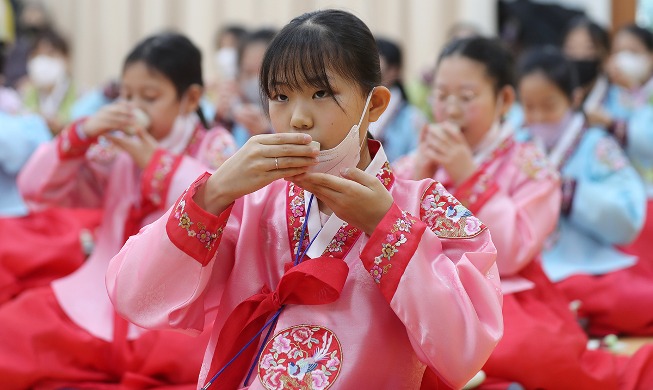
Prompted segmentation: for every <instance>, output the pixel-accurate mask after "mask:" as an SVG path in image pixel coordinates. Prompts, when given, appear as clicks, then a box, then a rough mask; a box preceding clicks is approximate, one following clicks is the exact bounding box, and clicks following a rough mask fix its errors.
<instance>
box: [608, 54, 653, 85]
mask: <svg viewBox="0 0 653 390" xmlns="http://www.w3.org/2000/svg"><path fill="white" fill-rule="evenodd" d="M614 62H615V65H616V66H617V68H619V70H620V71H621V72H622V73H623V74H624V75H625V76H626V77H628V79H630V80H631V81H632V82H633V83H635V84H638V85H639V84H642V83H643V82H644V81H646V78H647V77H648V75H649V73H650V71H651V61H650V60H649V57H648V56H646V55H644V54H637V53H633V52H630V51H621V52H619V53H617V54H616V55H615V57H614Z"/></svg>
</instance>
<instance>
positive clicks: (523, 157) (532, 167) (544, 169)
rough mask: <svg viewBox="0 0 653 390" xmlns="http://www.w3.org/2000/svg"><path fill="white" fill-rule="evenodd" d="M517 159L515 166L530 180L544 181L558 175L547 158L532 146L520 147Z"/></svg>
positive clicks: (523, 145)
mask: <svg viewBox="0 0 653 390" xmlns="http://www.w3.org/2000/svg"><path fill="white" fill-rule="evenodd" d="M516 157H517V158H516V160H515V165H516V166H518V167H519V168H521V170H522V172H523V173H524V174H525V175H526V176H528V177H529V178H530V179H534V180H544V179H550V178H552V177H555V175H556V172H555V171H554V169H553V168H552V167H551V164H549V161H548V159H547V158H546V156H545V155H544V154H543V153H542V152H540V151H539V150H538V149H537V148H535V147H534V146H532V145H529V144H522V145H520V146H519V149H518V151H517V156H516Z"/></svg>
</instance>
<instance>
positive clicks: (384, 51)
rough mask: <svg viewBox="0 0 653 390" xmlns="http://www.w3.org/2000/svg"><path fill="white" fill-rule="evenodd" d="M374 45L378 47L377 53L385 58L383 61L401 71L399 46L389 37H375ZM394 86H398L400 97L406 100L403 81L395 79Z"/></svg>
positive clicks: (401, 60) (401, 63) (401, 58)
mask: <svg viewBox="0 0 653 390" xmlns="http://www.w3.org/2000/svg"><path fill="white" fill-rule="evenodd" d="M376 46H377V47H378V49H379V55H380V56H381V57H383V58H384V59H385V62H386V63H387V64H388V66H393V67H396V68H397V69H399V70H400V71H401V68H402V67H403V55H402V52H401V47H399V45H398V44H397V43H395V42H393V41H391V40H389V39H386V38H381V37H377V38H376ZM394 86H395V87H397V88H399V91H400V92H401V98H402V99H403V100H408V96H407V95H406V90H405V88H404V83H403V82H402V81H401V78H399V79H397V80H396V81H395V83H394Z"/></svg>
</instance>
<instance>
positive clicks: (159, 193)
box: [148, 153, 176, 206]
mask: <svg viewBox="0 0 653 390" xmlns="http://www.w3.org/2000/svg"><path fill="white" fill-rule="evenodd" d="M175 158H176V157H175V156H174V155H172V154H170V153H162V154H161V157H160V158H159V161H157V165H156V167H154V173H153V174H152V179H151V181H150V193H149V194H148V198H149V200H150V202H152V203H153V204H155V205H157V206H161V204H162V203H163V199H164V198H165V190H166V185H165V182H166V177H168V175H169V174H170V172H171V171H172V167H173V166H174V164H175Z"/></svg>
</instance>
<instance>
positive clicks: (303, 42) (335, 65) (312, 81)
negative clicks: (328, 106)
mask: <svg viewBox="0 0 653 390" xmlns="http://www.w3.org/2000/svg"><path fill="white" fill-rule="evenodd" d="M330 35H331V34H330V33H329V32H328V31H327V30H326V29H324V28H322V27H320V26H318V25H315V24H311V23H307V24H303V25H299V26H292V25H290V26H287V28H284V30H282V31H281V33H279V35H277V38H276V39H275V40H274V41H273V42H272V43H271V44H270V47H268V50H267V51H266V53H265V57H264V59H263V65H262V67H261V78H260V80H261V90H262V91H263V94H264V95H265V96H266V97H267V98H268V99H269V98H272V96H274V95H276V94H277V93H279V89H280V88H282V87H283V88H290V89H291V90H293V91H297V90H299V89H301V88H302V87H303V86H311V87H314V88H319V89H324V90H325V91H327V92H328V93H329V94H331V95H332V96H333V95H334V93H333V87H332V85H331V82H330V80H329V76H328V72H334V73H335V74H338V75H339V76H341V77H343V78H345V79H347V80H355V75H354V70H353V69H348V68H347V67H345V66H344V64H345V63H347V58H346V57H345V54H344V53H343V51H342V50H339V49H338V46H337V45H336V44H335V42H334V38H335V37H331V36H330Z"/></svg>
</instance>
